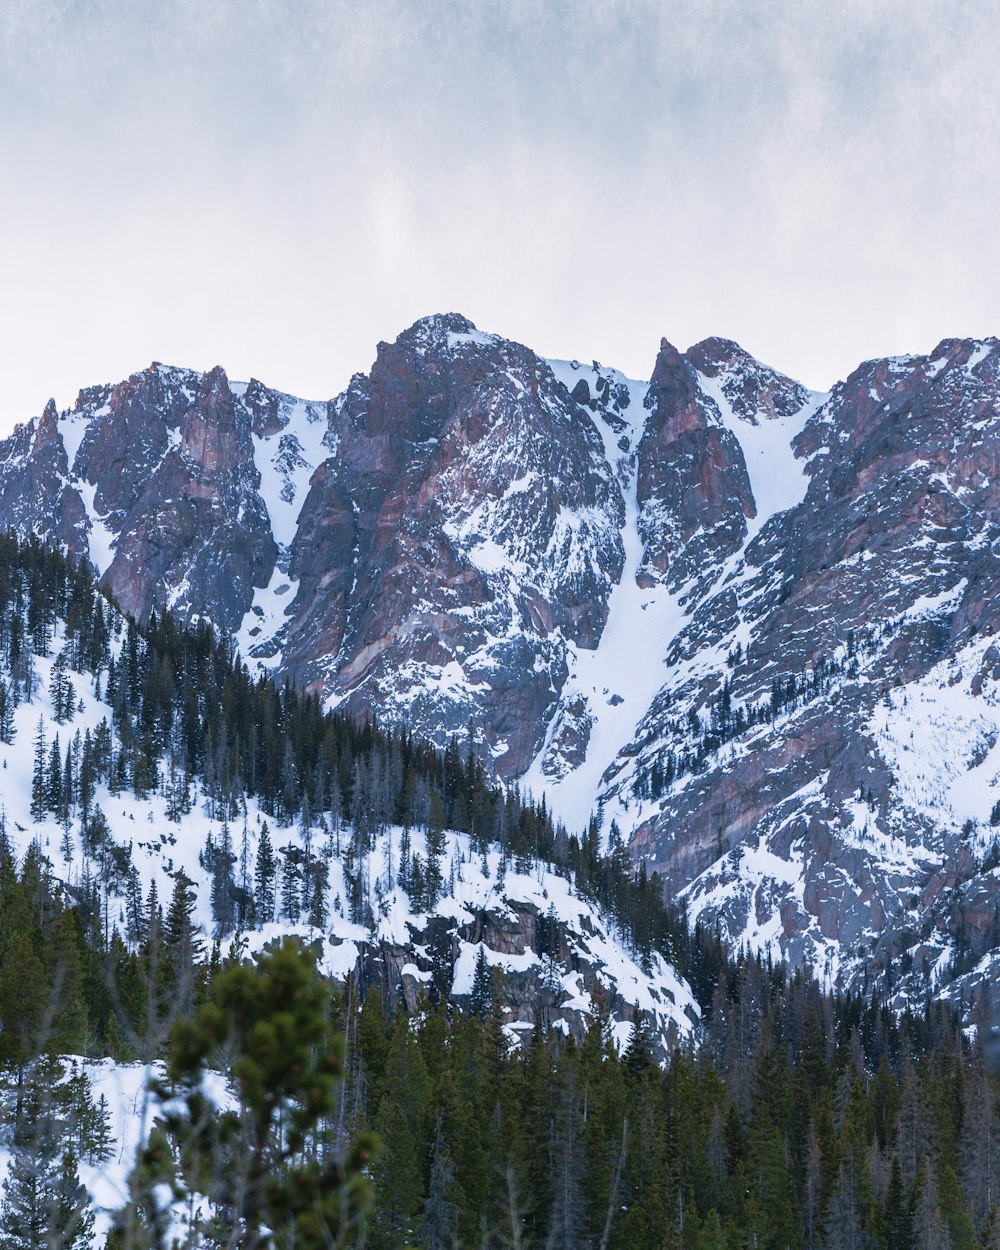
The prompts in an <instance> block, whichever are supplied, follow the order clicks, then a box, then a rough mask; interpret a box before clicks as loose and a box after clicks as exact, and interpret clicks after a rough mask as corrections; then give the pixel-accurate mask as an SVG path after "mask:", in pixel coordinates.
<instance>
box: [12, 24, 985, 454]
mask: <svg viewBox="0 0 1000 1250" xmlns="http://www.w3.org/2000/svg"><path fill="white" fill-rule="evenodd" d="M998 17H1000V5H998V3H997V2H996V0H988V2H980V3H975V4H974V3H965V2H963V0H949V2H947V3H945V2H941V3H938V2H937V0H924V2H921V0H907V2H903V0H900V2H898V3H897V2H896V0H882V2H879V0H875V2H874V3H873V2H872V0H868V2H867V3H861V2H855V0H842V2H840V3H834V2H832V0H824V2H822V3H820V2H813V0H802V2H799V3H793V2H791V0H789V2H788V3H774V2H770V0H760V2H752V0H705V2H704V3H698V2H697V0H694V2H692V0H687V2H686V3H677V2H674V0H650V2H648V3H647V2H640V0H590V2H587V0H577V2H575V3H568V2H560V0H506V2H505V3H493V2H490V0H483V2H481V3H474V2H473V0H464V2H461V0H435V3H433V4H430V5H428V4H425V3H416V2H407V3H404V2H402V0H370V2H367V3H360V2H358V0H158V2H157V3H152V0H143V2H140V3H136V2H135V0H58V2H56V0H4V4H3V5H2V6H0V292H2V295H0V364H2V380H0V433H5V432H7V431H8V430H9V429H10V428H11V427H12V426H13V424H14V423H15V421H19V420H22V419H25V418H27V417H30V416H32V415H34V414H35V413H37V412H38V411H40V410H41V407H42V405H43V404H44V402H45V400H46V399H47V398H48V396H49V395H54V396H55V398H56V400H57V402H58V403H59V405H60V406H61V407H62V406H66V405H68V404H69V403H71V402H72V399H73V398H74V396H75V394H76V391H77V390H78V389H79V387H81V386H83V385H88V384H90V383H93V382H98V381H110V380H117V379H119V378H121V377H124V376H126V375H127V374H129V373H131V372H133V371H134V370H136V369H139V368H142V367H144V366H145V365H146V364H148V363H149V362H150V361H151V360H153V359H156V360H163V361H167V362H170V363H174V364H186V365H190V366H192V367H195V368H207V367H209V366H211V365H213V364H216V363H221V364H222V365H224V366H225V367H226V369H227V371H228V372H229V374H230V376H231V377H234V378H244V379H245V378H247V377H249V376H251V375H253V376H256V377H259V378H261V379H262V380H263V381H265V382H267V383H268V384H270V385H273V386H278V387H281V388H282V389H285V390H289V391H292V392H294V393H297V394H300V395H304V396H307V397H310V398H325V397H328V396H331V395H333V394H335V393H337V392H338V391H339V390H340V389H341V388H342V387H343V386H344V384H345V383H346V381H347V379H348V378H349V376H350V374H351V373H353V372H355V371H357V370H365V369H367V368H368V367H369V366H370V364H371V361H372V359H373V358H374V354H375V345H376V343H377V342H378V340H379V339H391V338H394V337H395V336H396V334H398V333H399V331H400V330H402V329H403V328H404V327H406V326H407V325H409V324H410V323H411V322H412V321H414V320H415V319H416V318H417V317H420V316H423V315H425V314H427V313H431V312H438V311H448V310H455V311H460V312H463V313H465V314H466V315H467V316H469V317H471V318H472V320H473V321H475V322H476V323H477V325H479V326H480V327H481V328H482V329H487V330H493V331H497V332H499V333H502V334H505V335H507V336H509V337H512V338H516V339H519V340H521V341H522V342H526V343H528V344H529V345H530V346H532V347H533V348H535V349H536V350H538V351H540V352H541V353H543V354H545V355H549V356H561V357H574V356H575V357H579V358H581V359H588V360H589V359H591V358H594V357H596V358H598V359H600V360H602V361H604V362H605V363H609V364H614V365H617V366H618V367H619V368H622V369H624V370H625V371H626V372H628V373H630V374H632V375H633V376H640V377H646V376H648V375H649V372H650V370H651V368H652V364H653V359H654V357H655V353H656V349H657V346H658V344H659V339H660V336H661V335H666V336H667V337H669V338H670V339H671V340H672V341H673V342H675V343H677V344H678V345H679V346H680V347H682V348H683V347H686V346H688V345H689V344H690V343H692V342H695V341H696V340H698V339H700V338H703V337H705V336H706V335H709V334H719V335H723V336H726V337H729V338H735V339H738V340H739V341H740V342H741V343H743V344H744V346H745V347H747V348H748V349H749V350H750V351H751V352H753V353H754V354H755V355H757V356H759V357H760V358H762V359H764V360H766V361H768V362H769V363H771V364H774V365H776V366H778V367H780V368H782V369H784V370H785V371H786V372H789V373H792V374H793V375H795V376H796V377H799V378H801V379H802V380H803V381H805V382H806V383H808V384H809V385H811V386H813V387H816V388H823V389H825V388H826V387H828V386H829V385H830V384H831V383H832V382H833V381H834V380H836V379H837V378H838V377H841V376H844V375H845V374H846V373H847V372H849V371H850V369H851V368H853V367H854V366H855V365H856V364H857V363H859V362H860V361H861V360H863V359H866V358H868V357H872V356H876V355H883V354H888V353H896V352H903V351H927V350H929V349H931V348H932V347H933V346H934V345H935V343H936V342H937V341H938V340H939V339H941V338H942V337H945V336H951V335H986V334H992V333H1000V284H998V277H1000V230H998V228H997V209H998V198H1000V196H998V192H1000V122H998V113H1000V110H998V94H1000V91H998V86H997V77H996V70H995V63H996V58H997V52H998V50H1000V37H998V33H997V32H998V29H1000V26H998Z"/></svg>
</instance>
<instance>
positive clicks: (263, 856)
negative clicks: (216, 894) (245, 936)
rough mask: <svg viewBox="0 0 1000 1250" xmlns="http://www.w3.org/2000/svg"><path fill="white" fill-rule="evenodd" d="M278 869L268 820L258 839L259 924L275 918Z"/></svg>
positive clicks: (256, 905) (256, 888) (256, 885)
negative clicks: (275, 883)
mask: <svg viewBox="0 0 1000 1250" xmlns="http://www.w3.org/2000/svg"><path fill="white" fill-rule="evenodd" d="M277 870H278V868H277V862H276V860H275V857H274V848H273V847H272V846H271V835H270V833H269V831H268V828H267V821H264V823H263V825H261V830H260V837H259V839H258V841H257V864H256V868H255V870H254V909H255V911H256V913H257V923H258V924H259V925H265V924H270V923H271V921H272V920H273V919H274V879H275V876H276V874H277Z"/></svg>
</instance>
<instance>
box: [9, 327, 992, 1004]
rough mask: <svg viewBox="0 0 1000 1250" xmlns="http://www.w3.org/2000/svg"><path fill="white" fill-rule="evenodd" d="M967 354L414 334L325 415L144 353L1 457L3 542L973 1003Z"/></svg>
mask: <svg viewBox="0 0 1000 1250" xmlns="http://www.w3.org/2000/svg"><path fill="white" fill-rule="evenodd" d="M998 374H1000V344H998V342H997V341H996V340H992V339H991V340H986V341H983V342H976V341H971V340H947V341H945V342H944V343H942V344H940V345H939V347H938V348H937V349H935V351H934V352H933V353H931V354H930V355H929V356H927V357H918V356H914V357H903V358H894V359H890V360H880V361H869V362H867V363H865V364H864V365H862V366H861V367H860V368H859V369H858V370H856V371H855V373H853V374H852V375H851V376H850V377H849V378H848V379H847V380H846V381H844V382H842V383H840V384H838V385H837V386H836V387H835V388H834V390H833V391H832V392H831V393H830V395H828V396H815V395H811V394H810V393H809V392H807V391H806V390H805V388H803V387H802V386H801V385H799V384H798V383H796V382H794V381H793V380H791V379H789V378H787V377H785V376H784V375H782V374H780V373H778V372H776V371H775V370H773V369H770V368H769V367H767V366H764V365H762V364H760V363H759V362H758V361H755V360H754V359H753V358H752V357H750V356H749V355H748V354H747V353H746V352H745V351H743V349H742V348H740V347H739V346H738V345H736V344H734V343H731V342H729V341H727V340H723V339H707V340H705V341H704V342H702V343H699V344H696V345H695V346H694V347H692V348H690V349H689V350H688V351H687V352H683V353H682V352H680V351H678V350H677V349H676V348H675V347H673V346H672V345H671V344H670V343H668V342H667V341H666V340H664V341H663V342H662V343H661V348H660V351H659V354H658V355H657V356H656V359H655V363H654V365H653V369H652V373H651V379H650V381H649V383H640V382H634V381H630V380H628V379H626V378H624V377H622V375H620V374H618V373H616V372H615V371H614V370H611V369H607V368H605V367H603V366H600V365H598V364H596V363H595V364H593V365H588V366H583V365H580V364H579V363H577V362H572V363H566V362H558V361H545V360H542V359H541V358H539V357H538V356H536V355H535V354H534V353H533V352H531V351H530V350H529V349H528V348H526V347H522V346H520V345H518V344H514V343H511V342H508V341H506V340H504V339H501V338H499V337H497V336H494V335H489V334H484V333H481V332H480V331H478V330H477V329H476V328H475V327H474V326H473V325H472V324H471V323H470V322H469V321H467V320H466V319H465V318H462V317H459V316H456V315H448V316H440V317H432V318H428V319H426V320H424V321H421V322H418V323H417V324H416V325H414V326H413V327H411V328H410V329H409V330H407V331H406V332H405V333H403V334H402V335H400V337H399V338H398V339H397V340H396V341H395V342H394V343H391V344H386V343H383V344H380V345H379V348H378V353H377V357H376V360H375V363H374V365H373V366H372V369H371V370H370V372H369V373H368V374H358V375H356V376H355V377H354V378H353V379H352V381H351V383H350V385H349V387H348V388H347V390H346V391H345V392H344V393H343V394H342V395H340V396H338V397H337V398H336V399H334V400H331V401H330V402H329V403H314V404H309V403H306V402H305V401H301V400H295V399H293V398H292V397H290V396H287V395H283V394H281V393H279V392H276V391H273V390H270V389H269V388H267V387H266V386H264V385H263V384H261V383H259V382H251V383H249V384H236V383H231V382H229V381H228V379H227V378H226V376H225V374H224V373H223V372H222V370H220V369H217V370H213V371H212V372H210V373H208V374H205V375H199V374H194V373H190V372H187V371H184V370H180V369H167V368H164V367H163V366H153V367H151V368H150V369H148V370H146V371H145V372H143V373H141V374H137V375H135V376H133V377H132V378H130V379H128V380H127V381H126V382H123V383H121V384H119V385H118V386H113V387H112V386H101V387H95V388H92V389H91V390H88V391H83V392H81V394H80V397H79V398H78V400H77V402H76V405H75V406H74V408H73V410H72V411H70V412H68V413H63V414H59V413H57V412H56V411H55V408H54V406H53V405H50V406H49V407H48V408H46V410H45V412H44V413H43V415H42V416H41V417H40V418H38V419H36V420H35V421H33V422H31V423H29V424H28V425H26V426H24V427H21V428H19V429H18V431H17V432H15V434H14V435H13V436H12V437H11V438H10V439H8V440H7V441H6V442H5V443H3V444H2V445H0V524H3V525H9V526H13V527H14V528H17V529H19V530H21V531H26V530H30V529H34V530H35V531H36V532H37V533H39V534H41V535H42V536H43V537H45V538H47V539H48V540H50V541H53V542H57V543H60V544H61V545H63V546H65V547H67V548H68V549H69V550H71V551H73V552H75V553H77V554H80V555H88V556H89V557H90V559H91V560H92V561H93V562H94V564H95V565H96V566H97V568H98V569H99V571H100V572H101V574H102V575H103V577H104V579H105V582H106V584H107V585H108V586H109V587H110V589H112V591H113V592H114V593H115V594H116V595H117V596H118V598H119V599H120V601H121V602H122V603H123V604H124V606H125V607H126V608H127V609H128V610H129V611H130V612H132V613H134V614H135V615H137V616H139V617H143V616H145V615H146V614H148V612H149V611H150V610H152V609H154V608H157V609H159V608H161V607H170V608H172V609H173V610H174V611H176V612H178V613H180V614H181V615H183V616H186V617H195V616H197V617H202V618H206V619H210V620H211V621H213V622H214V623H216V624H217V625H218V626H220V627H221V628H223V629H226V630H229V631H231V632H232V633H233V635H234V637H235V638H236V639H237V641H238V643H239V645H240V647H241V650H242V651H243V652H244V654H245V655H246V656H247V657H248V658H249V659H250V660H251V661H253V662H256V663H258V664H260V665H261V666H262V667H263V668H266V669H269V670H271V671H275V672H278V673H279V674H284V675H287V676H288V677H289V678H290V679H291V680H293V681H296V682H299V683H301V684H303V685H307V686H310V687H312V688H314V689H316V690H317V691H319V692H321V693H322V695H323V697H324V699H326V700H327V701H328V702H331V703H334V704H338V705H340V706H342V707H344V708H346V709H348V710H350V711H352V712H354V713H356V714H358V715H365V714H367V713H368V712H369V711H371V712H373V713H374V714H376V715H378V716H379V717H381V718H382V719H383V720H386V721H390V722H396V723H400V724H407V725H409V726H410V727H412V728H413V729H415V730H417V731H418V732H421V733H423V734H426V735H428V736H430V737H432V738H434V739H435V740H437V741H438V742H442V743H443V742H444V741H445V739H446V738H447V737H448V736H449V735H450V734H453V733H461V734H463V735H464V734H465V733H467V732H468V728H469V726H470V724H471V726H472V730H473V733H474V735H475V736H476V739H477V741H478V742H479V744H480V749H481V750H482V751H483V752H484V753H485V754H486V755H487V756H488V758H489V760H490V761H491V763H492V766H493V767H494V768H495V769H496V770H497V771H498V772H499V773H500V774H501V775H504V776H506V777H509V778H512V779H518V780H521V781H522V782H523V783H524V784H528V785H531V786H532V788H534V789H535V790H536V791H539V790H543V789H544V790H545V792H546V793H547V795H548V797H549V801H550V802H551V804H552V806H553V807H554V809H555V810H556V811H557V812H558V813H559V814H561V815H562V816H563V817H564V818H565V819H566V820H567V822H568V823H569V824H570V825H571V827H580V826H581V825H582V824H584V823H585V821H586V820H587V819H588V817H589V815H590V812H591V811H592V810H595V809H596V810H598V811H599V812H600V813H601V816H602V819H603V821H604V824H605V827H607V825H608V824H609V823H610V821H611V820H612V819H615V820H617V822H618V824H619V826H620V827H621V829H622V830H623V832H624V833H625V834H626V835H628V836H629V837H630V838H631V842H632V848H633V852H634V853H635V854H636V855H637V856H644V857H646V859H647V860H648V863H649V866H650V867H655V868H656V869H657V870H658V871H659V872H660V873H661V874H662V875H663V876H664V878H665V880H666V881H667V882H668V884H669V886H670V888H672V889H675V890H682V891H684V892H685V894H686V897H687V898H688V899H689V901H690V904H691V907H692V911H693V912H694V913H696V914H700V915H702V916H704V917H705V918H706V919H711V920H713V921H718V922H719V923H720V924H721V925H722V926H723V927H724V929H725V930H726V931H727V932H728V933H729V934H730V935H731V936H732V937H733V938H734V940H737V941H739V940H748V941H750V942H752V943H755V944H757V945H759V946H769V947H771V948H772V949H773V950H774V952H775V953H776V954H782V955H784V956H786V957H788V958H790V959H792V960H793V961H800V962H801V961H805V960H809V961H812V962H813V963H814V964H817V965H819V966H821V967H822V968H824V969H827V970H828V971H829V973H830V975H831V976H837V975H839V976H841V977H842V978H843V979H844V980H845V981H855V980H860V981H862V982H863V981H864V979H865V978H866V977H867V978H869V979H870V977H871V976H872V975H873V974H875V975H879V976H886V977H888V978H889V979H890V981H891V982H892V983H893V984H898V985H899V986H900V987H901V990H902V989H907V987H909V988H910V989H912V990H913V992H914V993H918V992H922V991H921V987H922V986H925V985H926V983H927V978H929V977H936V978H938V980H941V979H942V978H943V979H945V980H949V979H950V982H951V983H952V984H953V985H955V986H958V987H959V988H961V987H963V986H965V987H968V986H969V985H972V984H974V983H975V981H976V979H977V978H980V979H981V978H982V977H983V976H985V975H986V973H987V971H988V969H989V967H990V963H989V961H990V959H991V955H990V951H992V950H993V948H994V946H995V945H996V941H994V938H996V940H997V941H1000V911H998V910H997V904H996V903H994V901H993V900H994V898H995V896H996V894H997V889H998V887H997V883H996V881H995V880H994V877H995V875H996V873H995V870H994V869H993V868H992V867H990V865H991V862H992V861H991V859H990V856H991V855H992V854H993V852H992V849H991V848H992V844H993V832H994V828H995V826H994V825H993V824H992V823H991V821H992V820H993V819H1000V818H998V817H997V816H996V812H1000V807H997V808H996V811H995V810H994V805H995V804H996V803H997V801H998V799H1000V746H997V744H998V743H1000V711H997V698H996V694H995V691H996V682H997V680H998V679H1000V657H998V653H997V648H996V645H995V643H994V641H993V636H994V633H995V631H996V628H997V625H998V623H1000V622H998V614H1000V606H998V605H1000V598H998V595H997V587H998V586H1000V567H998V564H997V555H996V550H997V540H998V538H1000V497H998V491H1000V488H998V486H997V481H998V463H997V459H998V447H1000V441H998V434H1000V426H998V421H1000V417H998V407H1000V376H998ZM998 857H1000V856H998ZM984 865H985V867H984ZM921 978H923V980H921ZM955 992H958V990H956V991H955Z"/></svg>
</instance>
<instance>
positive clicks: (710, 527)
mask: <svg viewBox="0 0 1000 1250" xmlns="http://www.w3.org/2000/svg"><path fill="white" fill-rule="evenodd" d="M646 405H647V407H648V408H649V412H650V416H649V420H648V421H647V422H646V427H645V430H644V431H643V435H642V440H641V442H640V443H639V461H638V480H637V498H638V503H639V508H640V513H639V533H640V535H641V537H642V541H643V544H644V547H645V556H644V559H643V563H642V567H641V569H640V577H641V578H642V579H644V580H645V581H646V582H648V583H650V584H652V582H653V581H655V580H657V579H658V578H662V579H663V580H664V581H665V582H666V583H667V585H668V586H670V587H671V589H674V590H677V589H679V588H680V587H681V586H683V585H685V584H686V583H689V582H691V580H692V578H693V577H695V575H696V574H697V573H698V572H699V571H700V570H701V571H704V572H706V573H707V572H708V571H709V570H710V569H711V567H712V566H713V564H717V563H718V562H719V561H720V560H723V559H725V557H727V556H729V555H731V554H732V553H733V552H734V551H736V550H738V549H739V548H740V547H741V546H742V544H743V540H744V539H745V538H746V535H747V525H746V521H747V518H748V517H753V516H755V515H756V509H755V506H754V500H753V493H752V491H751V489H750V479H749V477H748V475H747V468H746V463H745V461H744V458H743V452H742V449H741V447H740V444H739V441H738V440H737V438H736V436H735V435H734V434H733V433H732V432H731V431H729V430H727V429H726V428H725V427H724V426H723V425H722V423H721V421H720V419H719V415H718V410H717V409H715V408H714V405H711V403H710V401H709V400H708V398H707V397H706V395H705V394H704V392H703V391H702V390H701V388H700V387H699V385H698V379H697V374H696V372H695V368H694V365H693V364H692V363H691V362H690V361H689V360H688V359H687V358H686V357H685V356H682V355H681V354H680V352H679V351H678V350H677V349H676V348H675V347H673V346H672V345H671V344H670V343H668V342H667V341H666V339H664V340H663V342H662V344H661V347H660V353H659V355H658V356H657V358H656V366H655V368H654V369H653V377H652V380H651V381H650V384H649V391H648V393H647V397H646Z"/></svg>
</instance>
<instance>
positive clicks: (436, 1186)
mask: <svg viewBox="0 0 1000 1250" xmlns="http://www.w3.org/2000/svg"><path fill="white" fill-rule="evenodd" d="M454 1185H455V1168H454V1165H453V1164H452V1161H451V1156H450V1155H449V1154H448V1149H447V1146H446V1145H445V1140H444V1117H443V1116H442V1114H441V1112H438V1116H437V1120H436V1121H435V1124H434V1144H433V1146H432V1147H431V1174H430V1182H429V1184H428V1187H427V1201H426V1202H425V1203H424V1223H423V1228H422V1230H421V1232H422V1234H423V1244H424V1246H425V1247H426V1250H451V1248H452V1246H454V1244H455V1225H456V1216H457V1211H456V1208H455V1204H454V1202H453V1201H452V1198H453V1196H454Z"/></svg>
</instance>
